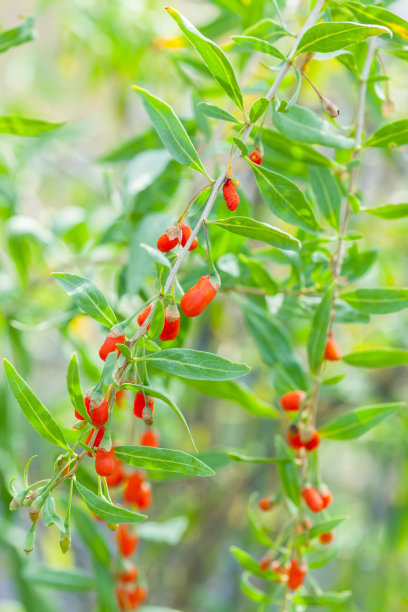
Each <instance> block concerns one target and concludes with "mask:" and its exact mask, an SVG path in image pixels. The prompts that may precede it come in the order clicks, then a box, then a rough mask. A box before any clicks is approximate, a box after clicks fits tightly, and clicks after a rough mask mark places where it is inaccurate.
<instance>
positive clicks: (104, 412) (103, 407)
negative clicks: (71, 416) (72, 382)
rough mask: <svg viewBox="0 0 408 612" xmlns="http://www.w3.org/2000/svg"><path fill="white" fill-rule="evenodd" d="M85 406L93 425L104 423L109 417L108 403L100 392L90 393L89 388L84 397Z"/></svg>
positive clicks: (99, 425) (98, 425)
mask: <svg viewBox="0 0 408 612" xmlns="http://www.w3.org/2000/svg"><path fill="white" fill-rule="evenodd" d="M84 404H85V408H86V410H87V412H88V414H89V418H90V419H91V422H92V425H94V427H102V425H105V423H106V421H107V420H108V417H109V411H108V403H107V401H106V399H105V398H104V397H103V395H102V394H101V393H92V389H89V390H88V392H87V394H86V395H85V397H84Z"/></svg>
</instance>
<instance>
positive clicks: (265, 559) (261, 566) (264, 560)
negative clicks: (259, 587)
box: [259, 555, 271, 572]
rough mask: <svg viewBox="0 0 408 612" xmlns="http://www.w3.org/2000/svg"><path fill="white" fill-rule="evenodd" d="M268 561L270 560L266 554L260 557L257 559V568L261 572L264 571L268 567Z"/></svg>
mask: <svg viewBox="0 0 408 612" xmlns="http://www.w3.org/2000/svg"><path fill="white" fill-rule="evenodd" d="M270 563H271V560H270V559H269V557H268V555H266V556H265V557H262V559H260V561H259V569H260V570H261V572H265V571H266V570H267V569H268V567H269V565H270Z"/></svg>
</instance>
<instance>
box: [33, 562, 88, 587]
mask: <svg viewBox="0 0 408 612" xmlns="http://www.w3.org/2000/svg"><path fill="white" fill-rule="evenodd" d="M24 578H25V579H26V580H28V581H30V582H33V583H35V584H36V585H38V586H42V587H45V588H48V589H58V590H61V591H91V590H94V589H95V580H94V579H93V577H92V576H89V575H87V574H86V573H84V570H83V569H82V568H80V569H79V568H73V567H72V568H65V569H54V568H51V567H44V566H34V567H29V568H28V569H27V570H25V572H24Z"/></svg>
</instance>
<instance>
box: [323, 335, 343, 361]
mask: <svg viewBox="0 0 408 612" xmlns="http://www.w3.org/2000/svg"><path fill="white" fill-rule="evenodd" d="M324 357H325V359H327V361H339V360H340V359H341V351H340V347H339V345H338V344H337V342H336V340H335V339H334V337H333V334H328V336H327V342H326V347H325V349H324Z"/></svg>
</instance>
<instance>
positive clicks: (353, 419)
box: [319, 402, 405, 440]
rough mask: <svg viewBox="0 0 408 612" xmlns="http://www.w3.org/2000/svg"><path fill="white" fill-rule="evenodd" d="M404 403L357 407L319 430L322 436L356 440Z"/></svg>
mask: <svg viewBox="0 0 408 612" xmlns="http://www.w3.org/2000/svg"><path fill="white" fill-rule="evenodd" d="M404 405H405V404H404V403H402V402H394V403H388V404H377V405H374V406H364V407H363V408H357V409H356V410H353V411H352V412H348V413H347V414H342V415H341V416H339V417H336V418H335V419H333V420H332V421H329V423H327V424H326V425H324V426H323V427H322V428H321V429H320V430H319V433H320V435H321V437H322V438H331V439H332V440H355V439H356V438H360V436H362V435H364V434H365V433H367V431H370V429H372V428H373V427H375V426H376V425H378V424H379V423H381V422H382V421H384V420H385V419H387V418H388V417H390V416H393V415H394V414H396V413H397V412H398V411H399V410H401V408H403V406H404Z"/></svg>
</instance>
